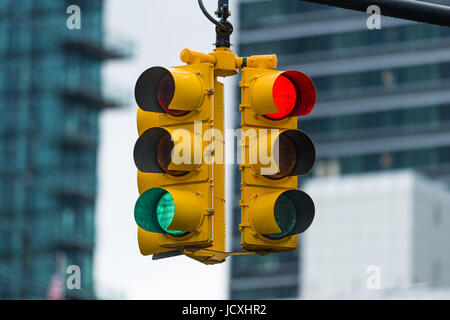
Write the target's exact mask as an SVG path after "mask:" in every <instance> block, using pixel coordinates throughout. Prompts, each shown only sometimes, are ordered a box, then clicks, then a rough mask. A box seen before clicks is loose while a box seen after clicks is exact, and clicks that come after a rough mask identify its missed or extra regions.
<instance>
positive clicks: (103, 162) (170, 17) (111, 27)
mask: <svg viewBox="0 0 450 320" xmlns="http://www.w3.org/2000/svg"><path fill="white" fill-rule="evenodd" d="M230 2H231V5H233V3H234V2H235V1H233V0H232V1H230ZM204 3H205V6H206V7H207V8H208V10H209V12H210V13H211V14H212V13H213V12H214V9H215V8H216V6H217V0H204ZM105 9H106V12H105V28H106V30H108V32H109V33H110V34H111V33H116V34H117V35H118V36H121V37H126V38H127V39H130V40H131V41H132V42H133V44H134V57H133V58H132V59H130V60H126V61H118V62H117V61H116V62H110V63H107V64H106V65H105V67H104V69H103V78H104V82H105V85H112V86H113V87H118V88H121V89H122V88H123V89H125V91H128V92H129V93H130V96H131V97H132V92H133V91H134V85H135V82H136V80H137V78H138V77H139V75H140V74H141V73H142V72H143V71H144V70H146V69H147V68H149V67H151V66H156V65H160V66H174V65H181V64H182V63H181V61H180V60H179V53H180V52H181V50H182V49H183V48H190V49H192V50H195V51H201V52H205V53H208V52H211V51H212V50H213V43H214V41H215V31H214V25H213V24H212V23H211V22H209V21H208V20H207V19H206V17H204V16H203V14H202V13H201V11H200V8H199V7H198V4H197V0H164V1H163V0H158V1H157V0H151V1H150V0H127V1H123V0H107V1H106V8H105ZM235 11H236V10H235V8H234V7H232V13H235ZM236 16H237V15H236V14H234V15H233V16H232V19H231V21H232V23H233V24H234V25H235V27H236V22H235V19H236ZM235 33H236V28H235ZM113 35H114V34H113ZM234 39H235V36H233V35H232V42H233V43H234ZM235 78H236V77H235ZM235 80H236V79H226V80H225V81H222V82H224V83H225V87H226V91H225V92H226V96H225V101H226V104H227V108H234V107H233V106H232V105H230V101H233V100H232V99H233V97H232V95H233V93H234V91H233V86H234V85H236V83H234V81H235ZM130 101H131V105H130V106H129V107H128V108H124V109H122V110H115V111H106V112H104V113H103V115H102V116H101V143H100V151H99V160H98V161H99V162H98V167H99V169H98V177H99V197H98V200H97V247H96V252H95V261H94V263H95V264H94V280H95V281H96V284H97V287H98V294H99V297H100V298H102V297H103V298H113V299H115V298H118V299H119V298H125V299H227V290H228V288H227V285H228V283H227V278H228V264H229V262H228V261H227V262H225V263H223V264H220V265H215V266H205V265H203V264H201V263H200V262H197V261H194V260H192V259H190V258H188V257H185V256H179V257H173V258H168V259H163V260H158V261H153V260H152V259H151V257H150V256H146V257H144V256H141V254H140V253H139V250H138V245H137V236H136V231H137V226H136V223H135V221H134V217H133V208H134V203H135V201H136V199H137V197H138V190H137V181H136V170H137V169H136V167H135V165H134V162H133V147H134V143H135V141H136V139H137V129H136V108H137V106H136V105H135V102H134V97H132V98H131V99H130ZM229 110H231V109H229ZM229 110H228V112H230V111H229ZM233 112H238V111H237V106H236V108H234V110H233ZM229 233H230V232H229V231H228V232H227V234H229Z"/></svg>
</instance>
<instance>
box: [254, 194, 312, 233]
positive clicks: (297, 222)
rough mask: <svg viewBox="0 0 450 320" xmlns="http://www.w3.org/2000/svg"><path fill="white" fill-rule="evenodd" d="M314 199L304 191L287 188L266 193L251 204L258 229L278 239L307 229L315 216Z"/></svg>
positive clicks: (256, 228) (257, 230) (255, 226)
mask: <svg viewBox="0 0 450 320" xmlns="http://www.w3.org/2000/svg"><path fill="white" fill-rule="evenodd" d="M314 211H315V208H314V202H313V201H312V199H311V198H310V197H309V196H308V195H307V194H306V193H305V192H303V191H300V190H287V191H281V192H275V193H269V194H265V195H263V196H261V197H258V198H257V199H256V200H255V202H254V203H253V204H252V205H251V208H250V215H251V222H252V226H253V228H254V229H255V231H256V232H257V233H259V234H262V235H263V236H265V237H266V238H269V239H273V240H277V239H282V238H284V237H286V236H290V235H294V234H298V233H302V232H304V231H305V230H306V229H308V227H309V226H310V225H311V223H312V221H313V219H314Z"/></svg>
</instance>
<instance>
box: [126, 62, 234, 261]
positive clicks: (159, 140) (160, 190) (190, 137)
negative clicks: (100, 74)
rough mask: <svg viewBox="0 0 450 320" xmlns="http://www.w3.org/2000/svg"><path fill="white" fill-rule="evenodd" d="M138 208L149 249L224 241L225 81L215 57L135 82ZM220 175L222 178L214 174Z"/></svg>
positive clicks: (143, 246) (219, 246) (143, 243)
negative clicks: (221, 79) (217, 70)
mask: <svg viewBox="0 0 450 320" xmlns="http://www.w3.org/2000/svg"><path fill="white" fill-rule="evenodd" d="M135 98H136V102H137V105H138V106H139V109H138V112H137V127H138V133H139V138H138V139H137V141H136V144H135V147H134V161H135V164H136V167H137V168H138V176H137V180H138V189H139V193H140V197H139V198H138V200H137V202H136V204H135V208H134V216H135V220H136V223H137V224H138V243H139V248H140V251H141V253H142V254H143V255H150V254H153V255H157V254H161V253H165V252H169V251H174V250H176V251H180V250H181V251H182V252H184V253H185V254H187V255H189V256H190V257H192V258H194V259H200V260H201V259H205V257H204V256H200V255H198V257H197V256H196V255H195V254H191V251H184V250H185V249H189V248H206V247H208V248H210V249H213V250H222V251H223V250H224V249H225V239H224V234H225V216H224V214H225V213H224V201H225V200H224V182H223V174H224V172H223V161H222V162H220V161H215V158H216V157H218V156H221V155H223V137H221V136H220V135H219V134H218V133H217V132H219V131H220V132H223V105H221V104H223V86H222V84H221V83H219V82H217V80H216V79H215V77H214V66H213V64H211V63H197V64H191V65H186V66H178V67H172V68H163V67H152V68H149V69H147V70H146V71H144V72H143V73H142V74H141V76H140V77H139V79H138V80H137V82H136V86H135ZM214 179H215V180H214Z"/></svg>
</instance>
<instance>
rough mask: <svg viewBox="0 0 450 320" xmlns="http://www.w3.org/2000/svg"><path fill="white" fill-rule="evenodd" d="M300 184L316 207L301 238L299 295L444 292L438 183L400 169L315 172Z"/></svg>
mask: <svg viewBox="0 0 450 320" xmlns="http://www.w3.org/2000/svg"><path fill="white" fill-rule="evenodd" d="M305 191H306V192H308V194H310V195H311V197H312V198H313V199H314V200H315V201H316V210H317V212H319V213H320V214H318V215H317V216H316V219H315V220H314V228H311V229H310V230H309V231H308V232H307V233H306V234H305V235H304V237H303V242H302V254H303V256H302V257H303V260H302V261H303V266H302V272H301V274H300V279H301V283H302V284H303V285H302V298H304V299H373V298H377V299H378V298H380V299H390V298H392V299H403V298H406V299H407V298H409V297H414V296H416V293H418V292H419V293H420V294H421V295H422V296H423V297H424V298H426V299H429V298H430V297H434V294H433V295H431V296H428V294H430V293H432V291H434V289H437V288H439V289H440V290H441V292H440V295H439V296H440V298H441V299H444V298H445V299H450V273H448V272H447V271H448V270H450V250H449V244H450V234H449V232H448V230H450V214H448V213H449V212H448V208H450V191H449V190H448V188H447V186H446V185H444V184H443V183H442V182H437V181H431V180H430V179H426V178H424V177H423V176H421V175H419V174H416V173H414V172H412V171H410V170H402V171H399V172H395V171H389V172H386V173H382V174H374V173H372V174H362V175H347V176H345V177H337V176H335V177H321V178H315V179H311V180H310V181H309V182H308V183H307V185H306V186H305ZM444 288H447V290H444ZM413 293H414V294H413ZM443 293H445V295H443Z"/></svg>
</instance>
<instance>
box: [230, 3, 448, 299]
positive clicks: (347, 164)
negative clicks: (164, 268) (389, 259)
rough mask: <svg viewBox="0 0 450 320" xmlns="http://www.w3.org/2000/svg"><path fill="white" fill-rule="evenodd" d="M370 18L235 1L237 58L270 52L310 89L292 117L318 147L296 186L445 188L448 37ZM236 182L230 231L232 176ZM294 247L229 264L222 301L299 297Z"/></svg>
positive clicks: (305, 6) (236, 214) (236, 215)
mask: <svg viewBox="0 0 450 320" xmlns="http://www.w3.org/2000/svg"><path fill="white" fill-rule="evenodd" d="M433 2H435V3H443V4H450V1H448V0H447V1H433ZM369 17H370V15H369V14H364V13H360V12H354V11H350V10H344V9H337V8H331V7H328V6H322V5H315V4H310V3H304V2H301V1H297V0H241V1H240V5H239V32H238V38H239V41H238V42H239V46H238V50H237V51H238V53H239V55H240V56H249V55H255V54H271V53H276V54H277V56H278V69H280V70H286V69H296V70H301V71H303V72H305V73H306V74H308V75H309V76H311V78H312V79H313V81H314V83H315V84H316V87H317V94H318V101H317V105H316V108H315V109H314V110H313V111H312V113H311V114H310V115H308V116H307V117H304V118H300V119H299V128H300V129H301V130H303V131H305V132H306V133H308V134H309V135H310V136H311V138H312V140H313V141H314V143H315V144H316V149H317V162H316V166H315V169H314V170H313V171H312V173H311V174H310V175H309V176H308V177H305V178H302V177H300V179H299V180H300V183H302V181H303V182H304V181H305V179H308V178H309V177H311V176H314V175H328V174H349V173H361V172H369V171H381V170H388V169H398V168H413V169H416V170H419V171H421V172H423V173H425V174H427V175H430V176H432V177H439V178H440V179H443V180H449V177H450V125H449V124H450V111H449V110H450V108H449V107H450V94H449V90H448V89H449V88H450V87H449V85H448V83H447V82H448V81H447V80H448V78H450V30H449V29H448V28H444V27H438V26H432V25H426V24H421V23H415V22H410V21H405V20H399V19H393V18H387V17H382V18H381V29H373V30H370V29H368V27H367V19H368V18H369ZM235 123H236V126H238V124H239V120H238V119H236V121H235ZM235 172H236V170H235ZM234 180H235V188H234V190H235V191H234V193H233V196H234V200H232V203H233V204H234V208H233V220H234V225H235V226H234V230H237V224H239V221H240V208H239V206H238V205H237V202H238V201H237V199H239V197H240V194H239V176H238V174H237V175H236V177H235V179H234ZM316 214H318V215H320V212H317V213H316ZM313 227H314V222H313V224H312V226H311V228H313ZM306 232H308V231H306ZM299 239H300V245H299V251H295V252H291V253H286V254H273V255H268V256H264V257H253V256H249V257H246V256H242V257H233V259H232V260H231V261H232V263H231V277H230V278H231V282H230V297H231V298H243V299H244V298H248V299H251V298H256V299H257V298H277V297H282V298H296V297H298V292H300V294H301V285H302V284H301V283H298V281H297V280H296V279H297V278H298V277H297V274H298V270H299V268H298V266H299V264H300V265H301V263H300V262H301V246H302V244H301V242H302V236H300V237H299ZM233 247H234V248H236V247H239V233H238V231H236V233H235V235H234V239H233ZM300 269H301V268H300ZM262 280H264V281H262Z"/></svg>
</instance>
